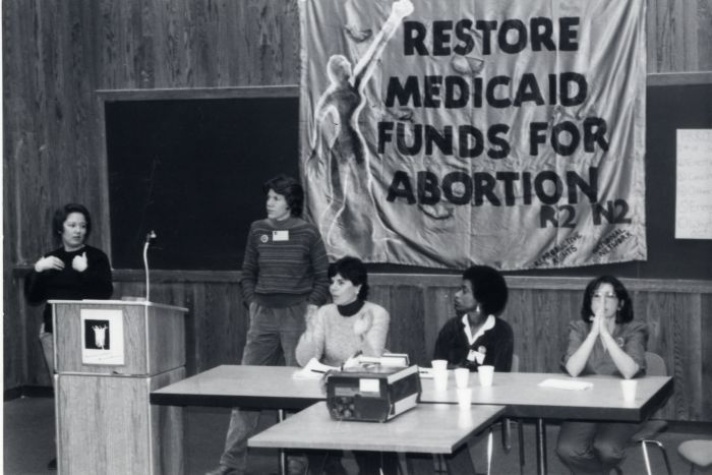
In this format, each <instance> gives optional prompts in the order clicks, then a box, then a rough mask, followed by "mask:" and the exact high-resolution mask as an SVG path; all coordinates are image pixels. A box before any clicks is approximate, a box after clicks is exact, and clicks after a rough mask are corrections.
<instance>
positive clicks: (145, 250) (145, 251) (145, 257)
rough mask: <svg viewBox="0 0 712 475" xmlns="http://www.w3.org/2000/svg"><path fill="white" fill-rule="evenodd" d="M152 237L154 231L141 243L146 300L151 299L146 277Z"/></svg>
mask: <svg viewBox="0 0 712 475" xmlns="http://www.w3.org/2000/svg"><path fill="white" fill-rule="evenodd" d="M154 239H156V233H155V232H154V231H150V232H149V233H148V234H147V235H146V242H145V243H144V245H143V269H144V272H145V273H146V302H150V301H151V282H150V279H149V278H148V276H149V271H148V246H150V245H151V241H153V240H154Z"/></svg>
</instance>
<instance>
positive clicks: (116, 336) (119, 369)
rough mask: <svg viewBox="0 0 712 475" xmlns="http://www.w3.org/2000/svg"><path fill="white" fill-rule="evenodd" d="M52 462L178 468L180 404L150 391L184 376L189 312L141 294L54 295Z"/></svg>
mask: <svg viewBox="0 0 712 475" xmlns="http://www.w3.org/2000/svg"><path fill="white" fill-rule="evenodd" d="M49 303H51V304H52V307H53V319H54V348H55V373H56V374H55V378H56V379H55V381H56V384H55V393H56V395H55V414H56V418H57V428H56V430H57V469H58V471H59V473H61V474H80V473H102V474H116V475H125V474H129V473H130V474H155V475H158V474H171V475H173V474H178V475H180V474H182V473H183V472H184V467H183V446H182V441H183V417H182V412H181V410H180V408H176V407H170V406H152V405H151V404H150V403H149V395H150V393H151V391H153V390H156V389H159V388H161V387H163V386H166V385H168V384H171V383H174V382H176V381H179V380H181V379H183V378H185V322H184V315H185V313H186V312H187V311H188V310H187V309H185V308H182V307H173V306H169V305H161V304H156V303H152V302H145V301H118V300H81V301H68V300H53V301H50V302H49Z"/></svg>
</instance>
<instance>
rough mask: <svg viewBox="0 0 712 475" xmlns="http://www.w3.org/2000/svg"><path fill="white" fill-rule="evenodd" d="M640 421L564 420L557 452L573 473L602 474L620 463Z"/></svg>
mask: <svg viewBox="0 0 712 475" xmlns="http://www.w3.org/2000/svg"><path fill="white" fill-rule="evenodd" d="M639 427H640V425H639V424H635V423H625V422H606V423H597V422H574V421H569V422H564V423H563V424H561V430H560V431H559V438H558V440H557V442H556V453H557V455H558V456H559V458H560V459H561V461H562V462H564V464H565V465H566V466H567V467H569V468H570V469H571V470H572V471H573V472H574V473H577V474H579V473H581V474H583V473H598V474H600V473H605V474H608V473H609V472H610V471H611V470H612V469H613V468H615V467H617V466H618V465H620V463H621V462H623V459H624V458H625V449H626V446H627V445H628V444H629V443H630V440H631V438H632V437H633V435H634V434H635V433H636V432H637V431H638V428H639Z"/></svg>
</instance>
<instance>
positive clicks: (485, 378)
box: [477, 365, 494, 387]
mask: <svg viewBox="0 0 712 475" xmlns="http://www.w3.org/2000/svg"><path fill="white" fill-rule="evenodd" d="M477 375H478V376H479V378H480V386H483V387H489V386H492V382H493V381H494V366H490V365H483V366H480V367H479V368H477Z"/></svg>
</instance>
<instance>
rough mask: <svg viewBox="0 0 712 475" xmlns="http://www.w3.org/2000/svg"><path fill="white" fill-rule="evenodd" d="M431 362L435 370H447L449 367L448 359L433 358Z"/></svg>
mask: <svg viewBox="0 0 712 475" xmlns="http://www.w3.org/2000/svg"><path fill="white" fill-rule="evenodd" d="M430 364H431V365H432V366H433V370H435V371H438V370H443V371H445V370H446V369H447V360H433V361H431V362H430Z"/></svg>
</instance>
